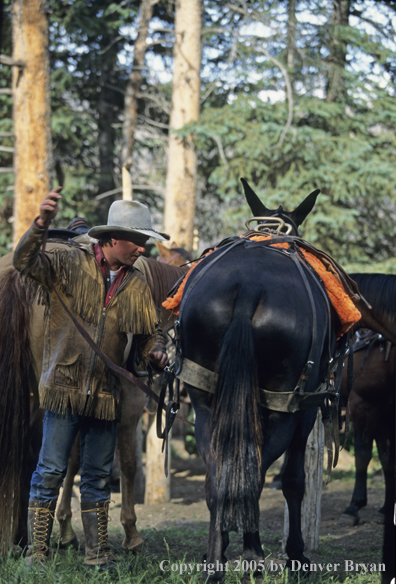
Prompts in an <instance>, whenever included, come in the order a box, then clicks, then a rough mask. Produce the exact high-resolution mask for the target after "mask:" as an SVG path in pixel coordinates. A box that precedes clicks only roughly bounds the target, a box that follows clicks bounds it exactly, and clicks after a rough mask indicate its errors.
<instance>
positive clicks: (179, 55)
mask: <svg viewBox="0 0 396 584" xmlns="http://www.w3.org/2000/svg"><path fill="white" fill-rule="evenodd" d="M201 19H202V17H201V1H200V0H177V2H176V20H175V47H174V71H173V89H172V114H171V119H170V131H171V134H170V136H169V150H168V166H167V176H166V195H165V212H164V230H165V232H166V233H169V234H170V235H171V238H172V241H174V242H176V243H177V245H178V246H180V247H184V248H185V249H188V250H190V251H191V249H192V241H193V227H194V216H195V182H196V168H197V157H196V153H195V150H194V145H193V142H192V139H191V136H187V137H185V138H178V137H176V136H175V134H174V130H178V129H180V128H182V127H183V126H184V125H185V124H188V123H189V122H193V121H197V120H198V119H199V93H200V69H201V27H202V24H201Z"/></svg>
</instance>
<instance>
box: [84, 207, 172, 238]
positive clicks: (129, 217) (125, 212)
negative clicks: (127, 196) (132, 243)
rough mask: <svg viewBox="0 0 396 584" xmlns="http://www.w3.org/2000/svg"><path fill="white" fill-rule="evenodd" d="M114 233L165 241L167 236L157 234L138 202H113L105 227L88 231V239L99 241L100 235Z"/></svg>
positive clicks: (147, 213)
mask: <svg viewBox="0 0 396 584" xmlns="http://www.w3.org/2000/svg"><path fill="white" fill-rule="evenodd" d="M110 233H114V234H117V235H124V237H125V239H127V236H128V235H129V236H133V235H134V234H136V235H145V236H146V237H152V238H153V239H159V240H160V241H165V240H166V239H170V237H169V235H166V234H165V233H159V232H158V231H156V230H155V229H153V227H152V225H151V217H150V211H149V210H148V207H146V205H143V204H142V203H139V202H138V201H114V203H112V205H111V206H110V209H109V215H108V218H107V225H100V226H99V227H93V228H92V229H90V230H89V231H88V235H89V236H90V237H94V238H95V239H100V237H101V236H102V235H105V234H110Z"/></svg>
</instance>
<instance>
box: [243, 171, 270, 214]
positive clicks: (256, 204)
mask: <svg viewBox="0 0 396 584" xmlns="http://www.w3.org/2000/svg"><path fill="white" fill-rule="evenodd" d="M241 183H242V184H243V190H244V191H245V197H246V201H247V203H248V205H249V207H250V209H251V210H252V213H253V215H254V217H266V216H267V215H268V214H269V213H270V211H269V209H267V207H266V206H265V205H264V204H263V203H262V202H261V201H260V199H259V198H258V196H257V195H256V193H255V192H254V191H253V189H251V188H250V186H249V185H248V183H247V181H246V179H244V178H241Z"/></svg>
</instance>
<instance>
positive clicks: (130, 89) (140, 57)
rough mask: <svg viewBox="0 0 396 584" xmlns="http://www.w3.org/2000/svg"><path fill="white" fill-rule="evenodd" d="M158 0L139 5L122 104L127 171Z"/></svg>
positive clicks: (129, 166)
mask: <svg viewBox="0 0 396 584" xmlns="http://www.w3.org/2000/svg"><path fill="white" fill-rule="evenodd" d="M158 1H159V0H142V4H141V6H140V17H139V26H138V34H137V37H136V41H135V45H134V49H133V63H132V71H131V73H130V76H129V81H128V85H127V90H126V96H125V106H124V124H123V130H124V144H123V150H122V161H123V167H125V168H126V169H127V170H128V171H129V170H130V168H131V166H132V154H133V148H134V145H135V129H136V124H137V113H138V97H139V92H140V89H141V86H142V78H143V69H144V64H145V58H146V49H147V44H146V41H147V34H148V28H149V23H150V20H151V17H152V14H153V6H155V4H157V3H158Z"/></svg>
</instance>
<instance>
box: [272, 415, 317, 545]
mask: <svg viewBox="0 0 396 584" xmlns="http://www.w3.org/2000/svg"><path fill="white" fill-rule="evenodd" d="M323 453H324V427H323V423H322V414H321V412H320V410H319V412H318V415H317V417H316V422H315V425H314V427H313V428H312V431H311V433H310V435H309V436H308V442H307V447H306V450H305V463H304V472H305V494H304V499H303V502H302V505H301V532H302V538H303V540H304V544H305V546H304V551H306V552H308V551H315V550H317V549H318V547H319V528H320V517H321V500H322V485H323ZM288 535H289V510H288V507H287V503H286V504H285V520H284V528H283V542H282V550H283V552H285V549H286V542H287V538H288Z"/></svg>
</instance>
